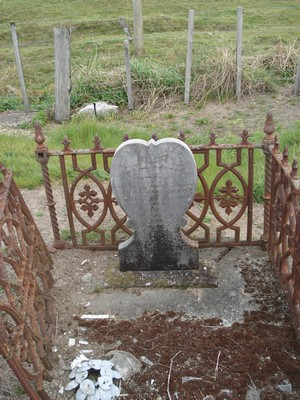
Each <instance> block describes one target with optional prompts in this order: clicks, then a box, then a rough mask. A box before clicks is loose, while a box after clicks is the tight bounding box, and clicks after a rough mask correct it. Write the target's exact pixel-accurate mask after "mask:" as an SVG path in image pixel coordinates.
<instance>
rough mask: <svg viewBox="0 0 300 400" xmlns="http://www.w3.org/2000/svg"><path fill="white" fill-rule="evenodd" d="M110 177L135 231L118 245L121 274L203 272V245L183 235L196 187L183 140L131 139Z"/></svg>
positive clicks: (116, 158) (192, 163)
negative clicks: (200, 259)
mask: <svg viewBox="0 0 300 400" xmlns="http://www.w3.org/2000/svg"><path fill="white" fill-rule="evenodd" d="M110 176H111V185H112V190H113V193H114V196H115V197H116V199H117V201H118V203H119V204H120V206H121V208H122V209H123V210H124V211H125V212H126V214H127V215H128V216H129V218H130V220H131V223H132V225H133V228H134V229H135V232H134V234H133V236H132V237H131V238H130V239H128V240H127V241H126V242H124V243H121V244H120V246H119V257H120V269H121V270H123V271H128V270H173V269H174V270H176V269H191V268H198V246H197V244H196V243H189V242H188V241H187V239H183V237H182V235H181V232H180V227H182V226H183V225H184V224H183V221H184V219H183V216H184V213H185V212H186V210H187V209H188V208H189V206H190V205H191V202H192V200H193V197H194V194H195V191H196V186H197V169H196V164H195V160H194V157H193V154H192V152H191V150H190V149H189V147H188V146H187V145H186V144H185V143H183V142H182V141H180V140H178V139H162V140H158V141H156V142H155V141H154V140H150V141H149V142H146V141H144V140H139V139H133V140H128V141H126V142H125V143H123V144H122V145H121V146H119V147H118V149H117V150H116V153H115V155H114V157H113V160H112V165H111V171H110Z"/></svg>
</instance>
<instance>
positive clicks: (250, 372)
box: [0, 88, 300, 400]
mask: <svg viewBox="0 0 300 400" xmlns="http://www.w3.org/2000/svg"><path fill="white" fill-rule="evenodd" d="M170 110H171V111H172V112H173V113H174V108H173V106H172V107H171V108H170ZM170 110H169V112H170ZM269 110H271V111H273V114H274V119H275V122H276V123H277V124H279V125H281V126H283V127H285V128H286V127H289V126H291V125H292V123H293V122H294V121H295V120H297V119H299V115H300V114H299V98H294V97H292V96H291V95H290V89H289V88H288V89H285V90H283V91H282V92H280V93H279V94H278V95H274V96H273V97H271V96H265V95H264V96H257V97H255V98H251V99H245V100H242V102H241V103H240V104H239V105H238V106H237V105H236V104H235V103H233V102H232V103H231V102H227V103H223V104H207V105H206V106H205V107H204V108H203V109H202V110H201V111H199V113H198V112H196V111H190V119H189V120H185V121H183V120H182V115H183V113H182V108H181V106H180V107H179V111H178V114H176V115H177V117H176V118H177V119H178V122H180V123H181V124H182V125H185V126H186V127H187V128H188V129H193V128H195V129H196V130H197V132H198V133H199V132H201V129H203V126H202V125H199V123H198V124H197V120H198V121H199V118H201V119H202V120H201V121H203V118H207V119H208V120H209V121H213V124H214V126H215V127H216V128H217V129H219V130H220V131H221V130H222V126H223V125H224V124H227V125H226V126H228V127H229V128H230V129H231V131H233V132H234V133H237V132H240V131H241V129H244V128H249V130H250V131H251V130H257V129H260V130H262V126H263V121H264V117H265V114H266V112H267V111H269ZM175 113H176V110H175ZM185 115H186V111H185ZM159 117H161V113H158V114H157V115H154V116H153V117H151V118H152V121H153V123H156V122H157V119H158V118H159ZM241 119H242V120H243V122H244V121H245V120H247V121H248V124H247V126H242V127H241V126H240V124H239V122H240V121H241ZM164 121H166V119H164ZM165 123H167V122H165ZM1 124H3V122H1ZM185 126H182V129H183V130H184V129H185ZM0 129H1V131H2V128H1V126H0ZM3 133H5V134H19V133H20V130H19V129H17V128H15V127H13V128H12V127H7V126H6V128H5V131H4V130H3ZM24 134H26V135H27V134H28V131H27V132H25V133H24ZM24 196H25V198H26V199H27V200H28V203H29V207H30V209H31V210H32V212H33V216H34V218H35V220H36V222H37V224H38V225H39V226H40V227H41V228H42V234H43V236H44V238H45V240H46V242H47V243H48V244H50V243H51V229H50V224H49V217H48V214H47V212H46V211H45V210H44V208H45V206H43V201H44V198H43V196H44V194H43V190H41V189H38V190H36V191H30V192H29V191H24ZM60 201H61V202H63V200H62V199H61V200H60ZM58 206H61V207H63V204H60V205H58ZM256 215H258V214H256ZM259 215H261V213H260V214H259ZM256 222H257V224H256V229H261V220H260V218H259V220H257V221H256ZM62 257H63V259H62ZM53 259H54V261H55V264H54V266H55V269H54V277H55V279H56V285H55V297H56V301H57V307H58V320H57V322H58V324H57V332H56V336H55V338H54V342H53V350H54V370H53V376H54V379H53V381H52V382H51V383H49V384H47V390H48V392H49V393H50V395H51V398H52V399H58V400H60V399H70V398H72V397H71V395H72V392H71V393H70V392H65V391H63V390H62V388H63V387H64V386H65V385H66V384H67V383H68V381H69V379H68V370H69V368H70V362H71V361H72V360H73V359H74V356H75V355H76V354H78V353H79V352H80V351H82V350H84V349H91V350H92V351H93V353H91V354H92V356H93V357H105V354H106V353H107V351H109V350H112V349H117V350H122V351H126V352H128V353H130V354H132V355H134V356H135V357H136V358H137V359H139V361H140V363H141V364H140V365H141V367H140V371H139V372H138V373H136V374H134V375H133V376H132V377H130V378H129V379H128V380H125V381H118V382H116V383H117V384H118V385H120V386H121V397H120V398H124V399H130V400H146V399H149V400H150V399H151V400H152V399H153V400H165V399H168V400H170V399H174V400H175V399H182V400H191V399H200V400H202V399H206V400H213V399H220V400H221V399H224V400H225V399H232V400H235V399H246V400H279V399H299V398H300V348H299V343H300V342H299V340H298V341H297V338H296V334H295V330H294V329H293V327H292V325H291V321H290V319H289V313H288V309H287V306H286V302H285V295H284V293H283V292H282V290H281V288H280V287H279V286H278V284H277V279H276V277H275V276H274V272H273V269H272V266H271V265H270V263H268V262H265V261H264V262H262V261H261V260H260V259H259V258H257V259H249V258H247V256H246V254H245V253H243V252H241V253H240V256H239V258H238V259H237V261H236V264H235V265H233V266H232V267H233V268H235V269H236V270H237V271H238V272H239V273H241V274H242V276H243V278H244V280H245V295H247V294H248V295H249V299H250V302H252V303H253V304H255V309H254V310H253V311H247V312H245V313H244V320H243V321H240V322H234V323H233V324H227V323H225V321H223V319H222V316H220V318H209V319H199V318H196V317H191V316H187V315H185V314H183V313H180V312H175V311H174V310H172V309H170V310H168V311H166V312H158V311H156V312H149V313H144V314H143V315H140V316H138V317H137V318H134V319H126V320H124V319H121V318H118V317H117V318H108V319H106V320H102V321H98V322H83V321H82V320H80V315H81V314H83V313H84V312H85V311H87V310H88V302H89V298H90V296H91V295H93V296H96V295H97V293H99V292H100V291H101V288H99V287H98V285H97V282H94V281H93V279H92V278H91V277H92V276H93V274H96V273H99V270H100V269H101V268H105V266H107V265H109V264H111V263H113V262H115V260H116V252H105V253H102V254H101V258H99V257H97V260H96V257H95V253H94V252H93V253H90V254H88V253H87V252H85V251H76V252H75V253H73V256H72V257H69V258H68V257H67V256H66V253H64V252H59V251H57V252H56V253H55V254H54V255H53ZM74 260H75V261H74ZM58 265H59V270H58V269H57V266H58ZM99 276H100V275H99ZM131 290H134V289H131ZM139 290H143V289H139ZM166 290H168V289H166ZM184 290H185V289H184ZM72 292H74V293H75V295H76V296H80V301H78V302H76V303H75V302H74V300H73V299H74V297H73V296H72ZM74 293H73V294H74ZM70 338H74V339H75V341H76V345H75V346H69V339H70ZM79 339H85V340H87V341H88V346H87V347H85V346H86V345H80V344H79ZM85 354H86V355H87V356H89V353H85ZM0 361H1V363H0V371H1V374H0V398H1V399H3V400H13V399H26V398H27V396H26V395H24V394H22V390H21V388H20V386H19V385H18V383H17V382H16V381H15V380H14V377H13V376H12V375H11V374H10V373H9V370H8V369H7V367H6V366H5V364H3V360H0ZM279 385H281V386H279Z"/></svg>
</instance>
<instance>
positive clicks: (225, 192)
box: [216, 179, 241, 215]
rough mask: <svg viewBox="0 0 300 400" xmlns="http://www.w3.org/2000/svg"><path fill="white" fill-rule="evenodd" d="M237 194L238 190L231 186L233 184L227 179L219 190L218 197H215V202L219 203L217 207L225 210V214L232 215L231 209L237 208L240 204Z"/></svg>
mask: <svg viewBox="0 0 300 400" xmlns="http://www.w3.org/2000/svg"><path fill="white" fill-rule="evenodd" d="M237 192H238V188H237V187H236V186H233V183H232V181H231V180H230V179H227V181H226V183H225V186H222V187H221V188H220V193H222V194H221V195H220V196H217V198H216V199H217V200H218V201H219V205H220V207H222V208H225V212H226V214H228V215H230V214H231V213H232V209H233V208H234V207H237V206H238V205H239V204H240V202H241V199H240V196H239V195H238V194H236V193H237Z"/></svg>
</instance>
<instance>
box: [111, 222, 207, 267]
mask: <svg viewBox="0 0 300 400" xmlns="http://www.w3.org/2000/svg"><path fill="white" fill-rule="evenodd" d="M119 260H120V270H121V271H163V270H166V271H169V270H186V269H189V270H192V269H198V268H199V258H198V245H197V243H196V242H194V241H192V240H188V239H187V238H183V237H182V235H181V234H180V233H179V232H173V233H170V232H168V231H167V230H164V229H162V228H160V229H158V230H157V231H155V230H152V239H151V240H149V241H148V242H147V243H145V242H141V241H140V240H138V238H137V237H136V236H135V235H133V236H132V237H131V238H130V239H128V240H127V241H126V242H124V243H121V244H120V245H119Z"/></svg>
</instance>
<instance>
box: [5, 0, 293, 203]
mask: <svg viewBox="0 0 300 400" xmlns="http://www.w3.org/2000/svg"><path fill="white" fill-rule="evenodd" d="M237 6H243V8H244V21H243V33H244V35H243V92H244V94H245V95H247V94H251V95H253V94H255V93H258V92H272V91H276V88H277V86H278V85H279V84H282V83H287V82H288V83H291V82H292V81H293V77H294V74H295V60H296V59H297V57H298V55H299V52H300V50H299V49H300V39H299V38H300V25H299V23H298V22H299V13H300V4H299V2H298V1H296V0H288V1H286V0H274V1H273V2H272V4H271V5H270V4H269V3H267V2H261V1H258V0H254V1H253V0H241V1H231V0H223V1H211V2H201V3H199V1H198V0H197V1H196V0H189V1H187V0H183V1H181V2H171V1H170V0H166V1H164V2H161V1H160V2H158V1H157V0H152V1H151V2H145V1H144V2H143V17H144V18H143V19H144V34H145V51H146V54H145V56H143V57H141V58H136V57H135V56H134V48H133V44H131V55H132V77H133V82H134V84H133V89H134V98H135V103H136V107H137V108H140V107H142V109H143V110H144V111H149V110H155V109H156V108H157V107H158V106H159V107H161V104H162V102H164V101H167V99H172V98H176V101H181V99H182V97H183V91H184V74H185V58H186V45H187V43H186V42H187V17H188V10H189V9H194V10H195V32H194V49H193V69H192V72H193V75H192V83H191V100H192V102H191V107H194V108H193V109H194V110H197V107H201V106H202V105H203V104H204V103H205V102H206V101H207V100H209V99H219V100H224V99H227V98H230V97H233V96H234V87H235V69H234V68H235V67H234V63H235V61H234V60H235V40H236V8H237ZM0 12H1V17H2V18H1V23H0V60H1V62H0V111H4V110H17V109H22V99H21V91H20V89H19V84H18V77H17V73H16V69H15V66H14V55H13V50H12V46H11V38H10V28H9V23H10V22H12V21H14V22H15V23H16V27H17V32H18V38H19V44H20V51H21V57H22V62H23V67H24V73H25V79H26V83H27V90H28V94H29V98H30V103H31V108H32V109H34V110H36V111H37V112H38V113H37V116H36V117H35V119H36V120H40V121H41V122H42V124H43V125H44V129H45V133H46V135H47V145H48V146H49V148H50V149H62V147H63V146H62V144H61V141H62V139H63V137H64V136H65V135H67V136H68V137H69V139H70V140H71V146H73V147H74V148H76V149H78V148H89V147H92V146H93V142H92V141H93V138H94V135H95V134H98V135H99V136H100V137H101V139H102V145H103V147H117V146H118V145H119V144H120V143H121V140H122V137H123V135H124V133H128V134H129V135H130V137H132V138H143V139H146V140H148V139H149V137H150V136H151V134H152V133H157V132H159V137H160V138H162V137H168V136H172V137H174V136H175V137H177V134H178V130H180V128H181V126H180V124H178V122H177V121H176V119H175V115H174V113H173V112H169V113H167V114H166V120H169V122H170V123H169V124H168V123H166V124H164V123H163V121H157V122H153V121H148V120H147V114H143V112H134V113H132V114H131V115H126V116H124V115H123V116H122V115H121V116H111V117H106V118H103V119H98V120H93V119H90V120H85V119H82V118H79V117H76V118H74V119H73V120H72V121H71V122H69V123H65V124H63V125H62V126H59V127H57V126H56V127H53V126H52V125H49V124H48V121H49V119H51V117H52V114H53V111H52V107H53V102H54V64H53V59H54V54H53V52H54V48H53V47H54V46H53V28H54V27H57V26H66V27H70V28H71V30H72V34H71V64H72V92H71V105H72V108H73V109H76V108H77V107H78V106H80V105H82V104H83V103H85V102H90V101H95V100H105V101H108V102H111V103H115V104H118V105H119V106H120V107H121V108H124V109H125V108H126V102H127V98H126V92H125V67H124V50H123V40H124V39H125V35H124V33H123V31H122V29H121V28H120V26H119V23H118V19H119V17H120V16H123V17H125V19H126V21H127V22H128V24H129V26H130V28H131V30H132V31H133V29H132V1H131V0H123V1H120V0H116V1H115V2H113V4H112V3H111V2H109V1H107V0H103V1H102V2H101V4H99V1H96V0H91V1H90V2H89V3H83V2H82V1H81V0H73V1H53V2H45V1H37V0H28V1H26V2H24V1H21V0H10V1H9V2H8V1H5V2H4V1H3V2H1V4H0ZM178 99H179V100H178ZM191 109H192V108H190V110H191ZM185 119H186V122H187V121H188V120H189V116H188V115H187V114H186V117H185ZM245 120H247V115H241V114H238V113H237V114H236V115H235V116H234V118H233V119H232V120H231V121H228V123H227V122H226V126H225V127H224V131H226V135H225V134H224V135H223V137H222V141H223V142H224V141H225V142H227V143H228V142H230V141H232V140H233V138H232V137H230V136H229V135H228V133H227V132H230V130H231V128H234V127H235V126H236V125H243V121H245ZM195 126H196V127H198V128H199V129H201V135H199V134H198V133H197V130H196V132H193V131H192V130H188V129H186V133H187V137H188V142H189V143H190V144H198V143H201V142H202V143H207V142H208V141H209V133H210V128H211V126H212V121H211V120H210V119H207V118H203V117H202V118H201V117H199V118H196V119H195ZM22 128H31V125H30V124H24V125H23V126H22ZM299 130H300V128H299V123H298V124H296V125H295V127H293V128H292V129H290V130H289V131H288V132H287V133H284V134H282V135H281V136H282V139H281V143H282V146H283V145H285V144H289V145H290V155H291V156H290V157H291V158H294V157H296V156H298V155H299V150H298V149H299V147H300V146H299V139H298V138H299ZM261 139H262V138H261V137H257V138H256V137H255V138H254V139H253V140H255V141H256V142H260V141H261ZM34 148H35V144H34V142H33V140H31V139H29V138H27V137H9V136H3V135H1V134H0V160H1V161H2V162H4V164H5V165H6V166H7V167H8V168H11V169H12V170H13V171H14V174H15V179H16V181H17V183H18V184H19V185H20V187H28V188H33V187H36V186H38V185H40V184H41V182H42V176H41V173H40V166H39V165H38V163H36V161H35V158H34ZM257 157H258V160H256V164H257V165H260V168H259V170H260V171H262V168H263V155H261V156H257ZM87 162H88V161H87V160H83V166H84V165H87ZM49 169H50V173H51V175H52V177H53V179H54V180H56V179H60V172H59V167H58V164H57V163H56V162H55V160H53V159H51V160H50V161H49ZM217 172H218V171H217V169H215V170H213V172H211V176H213V174H215V173H217ZM97 174H98V175H99V177H100V179H106V178H107V174H106V173H105V172H104V171H102V170H99V171H97ZM262 179H263V178H262V174H260V175H259V176H258V177H257V179H256V180H255V188H254V192H255V198H256V199H258V200H259V199H261V198H262V192H263V181H262Z"/></svg>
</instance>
